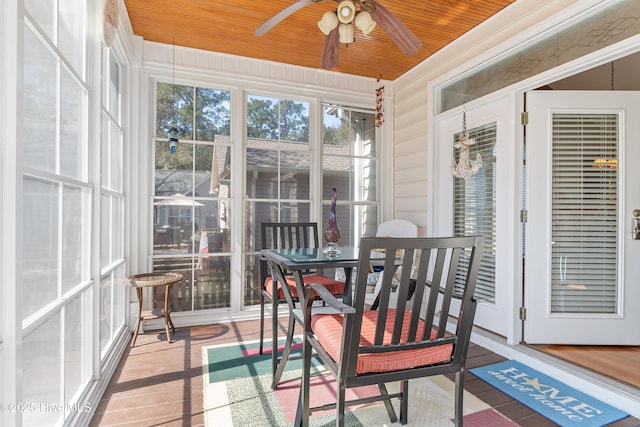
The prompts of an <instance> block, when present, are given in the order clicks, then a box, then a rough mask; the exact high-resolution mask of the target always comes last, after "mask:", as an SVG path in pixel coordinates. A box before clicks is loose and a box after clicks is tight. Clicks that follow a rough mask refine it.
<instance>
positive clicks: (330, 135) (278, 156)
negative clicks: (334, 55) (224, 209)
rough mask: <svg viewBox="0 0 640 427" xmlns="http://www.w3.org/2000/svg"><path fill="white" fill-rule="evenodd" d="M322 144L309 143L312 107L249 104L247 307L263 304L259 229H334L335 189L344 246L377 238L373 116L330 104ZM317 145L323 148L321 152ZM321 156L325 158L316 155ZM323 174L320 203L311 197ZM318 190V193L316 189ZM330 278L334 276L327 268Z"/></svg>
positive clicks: (268, 101) (283, 102)
mask: <svg viewBox="0 0 640 427" xmlns="http://www.w3.org/2000/svg"><path fill="white" fill-rule="evenodd" d="M322 108H323V123H322V129H323V131H322V140H321V144H320V141H318V142H314V141H313V140H312V139H311V138H310V134H309V128H310V122H309V120H310V118H309V117H310V114H309V111H310V104H309V103H307V102H304V101H300V100H290V99H279V98H267V97H261V96H254V95H251V96H249V97H248V98H247V112H248V116H247V136H248V137H247V143H246V168H247V170H246V190H245V227H246V230H247V233H246V237H245V249H244V250H245V266H246V268H245V271H246V272H247V273H246V274H247V275H246V278H245V283H246V287H245V305H251V304H256V303H258V298H259V289H260V284H259V283H258V277H259V269H258V265H257V260H256V256H255V254H256V253H257V252H258V251H260V250H261V248H260V242H261V241H262V240H261V239H262V238H261V236H260V224H261V223H262V222H265V221H271V222H278V221H282V222H300V221H311V220H313V219H314V218H315V217H316V215H314V213H315V212H319V210H321V211H322V213H321V214H320V218H321V219H320V220H319V221H318V226H319V227H318V228H319V232H320V234H321V235H320V236H319V237H320V239H321V240H322V230H323V229H324V227H325V226H326V224H327V223H328V216H329V206H330V203H331V189H332V188H333V187H335V188H336V190H337V193H338V203H337V209H336V217H337V219H338V225H339V228H340V231H341V239H340V241H339V242H338V244H341V245H353V244H355V243H356V242H357V241H358V240H359V238H360V236H362V235H375V232H376V227H377V223H378V206H379V201H378V191H377V188H378V187H377V158H376V132H375V114H374V112H373V111H369V110H358V109H355V108H348V107H344V106H337V105H329V104H325V105H323V106H322ZM318 145H321V146H320V147H318ZM315 152H319V153H321V155H320V156H315V157H314V156H313V153H315ZM314 170H318V171H320V172H319V173H318V175H319V177H320V180H318V181H319V182H322V185H321V186H320V185H318V187H319V188H321V190H320V192H321V194H322V200H313V199H311V197H310V195H311V194H314V193H316V192H317V189H314V188H312V185H313V183H314V182H315V181H314V179H313V171H314ZM314 190H315V191H314ZM324 273H325V274H327V275H331V274H332V272H331V271H328V270H325V271H324Z"/></svg>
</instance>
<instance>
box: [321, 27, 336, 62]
mask: <svg viewBox="0 0 640 427" xmlns="http://www.w3.org/2000/svg"><path fill="white" fill-rule="evenodd" d="M339 54H340V33H338V28H337V27H336V28H334V29H333V30H331V32H330V33H329V34H327V37H325V39H324V48H323V49H322V57H321V59H320V67H322V68H324V69H325V70H330V69H332V68H335V67H337V66H338V56H339Z"/></svg>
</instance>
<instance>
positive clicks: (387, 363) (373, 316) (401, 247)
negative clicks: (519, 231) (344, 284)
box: [295, 236, 484, 427]
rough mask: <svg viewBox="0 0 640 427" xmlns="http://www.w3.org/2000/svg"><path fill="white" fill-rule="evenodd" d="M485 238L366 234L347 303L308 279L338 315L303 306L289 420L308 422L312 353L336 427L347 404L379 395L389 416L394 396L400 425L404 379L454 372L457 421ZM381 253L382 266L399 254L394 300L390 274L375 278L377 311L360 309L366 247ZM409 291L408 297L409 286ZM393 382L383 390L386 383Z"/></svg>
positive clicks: (405, 388) (403, 415)
mask: <svg viewBox="0 0 640 427" xmlns="http://www.w3.org/2000/svg"><path fill="white" fill-rule="evenodd" d="M483 242H484V239H483V238H482V237H475V236H474V237H447V238H427V237H417V238H388V237H365V238H362V240H361V242H360V258H359V264H358V267H359V268H358V273H357V280H356V288H355V299H354V302H353V305H346V304H344V303H343V302H342V300H340V299H337V298H335V297H333V296H332V295H331V294H330V293H329V292H328V291H327V289H325V288H324V287H323V286H322V285H319V284H312V285H309V292H310V293H311V292H314V293H316V294H317V295H319V297H320V298H321V299H322V300H323V301H325V302H326V303H327V305H328V306H329V307H332V308H333V309H335V310H338V311H340V313H339V314H319V313H312V312H311V307H310V306H306V307H304V325H305V332H304V346H303V355H304V356H303V359H304V362H303V373H302V375H303V379H302V385H301V388H300V396H299V401H298V412H297V415H296V421H295V425H296V426H305V427H306V426H308V423H309V415H310V414H311V412H312V411H314V410H317V409H320V408H310V407H309V401H310V398H309V393H310V367H311V354H312V352H313V354H314V355H315V356H316V357H317V358H319V359H320V360H321V361H322V362H323V363H324V365H325V367H327V368H328V369H327V372H329V373H330V374H333V376H335V378H336V382H337V387H336V389H337V391H336V393H337V396H336V403H335V404H334V405H324V406H323V407H322V409H323V410H326V409H331V408H335V409H336V425H337V426H343V425H344V420H345V411H346V408H347V407H348V406H350V405H353V404H362V403H367V402H371V401H375V400H382V401H383V402H384V404H385V407H386V409H387V412H388V415H389V419H390V421H391V422H396V421H397V420H398V416H397V415H396V412H395V409H394V407H393V405H392V404H391V399H394V398H399V399H400V423H401V424H406V423H407V420H408V414H407V412H408V401H409V395H408V392H409V380H410V379H415V378H421V377H428V376H432V375H440V374H449V373H454V374H455V392H454V393H455V396H454V398H455V410H454V415H455V424H456V425H462V415H463V405H462V396H463V390H464V373H465V362H466V357H467V350H468V347H469V342H470V337H471V329H472V327H473V321H474V317H475V311H476V304H477V303H476V300H475V298H474V292H475V288H476V280H477V276H478V269H479V265H480V260H481V258H482V250H483ZM374 250H375V251H384V252H385V253H386V257H385V261H384V264H385V269H386V270H388V269H390V268H392V266H393V265H394V263H397V260H396V254H397V253H402V255H401V257H402V264H401V265H402V274H401V277H400V284H399V285H398V288H397V290H396V292H399V295H398V298H397V302H396V303H394V304H396V305H395V306H392V307H390V305H392V304H391V303H390V298H389V297H390V294H391V287H392V277H391V275H389V274H387V275H385V276H384V279H383V280H382V287H381V290H380V294H379V295H380V301H379V306H378V309H377V310H375V311H373V310H367V309H366V307H365V296H366V295H365V294H366V286H365V285H366V274H367V266H368V263H369V256H368V254H369V253H371V251H374ZM411 282H413V283H415V294H414V296H413V298H412V299H411V300H410V301H408V300H407V298H406V296H407V293H408V292H409V288H410V286H409V284H410V283H411ZM391 382H400V391H399V392H398V393H393V394H390V393H388V392H387V387H386V385H385V384H387V383H391ZM365 385H377V386H378V390H379V392H380V395H379V396H374V397H367V398H362V399H358V400H355V401H349V402H347V401H345V391H346V389H347V388H352V387H360V386H365Z"/></svg>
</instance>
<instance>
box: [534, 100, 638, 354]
mask: <svg viewBox="0 0 640 427" xmlns="http://www.w3.org/2000/svg"><path fill="white" fill-rule="evenodd" d="M526 104H527V110H528V111H529V123H528V125H527V126H526V145H527V149H526V151H527V183H528V184H527V185H528V191H527V193H528V202H527V203H528V206H527V207H528V223H527V226H526V242H527V244H526V266H525V285H524V286H525V307H526V310H527V311H526V312H527V316H526V320H525V321H524V340H525V341H526V342H528V343H532V344H542V343H546V344H573V345H579V344H602V345H640V310H638V308H637V305H638V302H640V240H633V239H632V234H631V229H632V212H633V210H634V209H636V208H640V167H639V166H638V160H639V159H640V143H638V135H640V92H599V91H589V92H578V91H533V92H528V93H527V95H526Z"/></svg>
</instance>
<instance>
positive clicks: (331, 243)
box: [323, 187, 340, 256]
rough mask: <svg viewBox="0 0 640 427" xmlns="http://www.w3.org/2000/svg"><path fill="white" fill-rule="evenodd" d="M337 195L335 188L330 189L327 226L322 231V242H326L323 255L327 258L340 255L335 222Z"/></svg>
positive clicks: (336, 222) (337, 230)
mask: <svg viewBox="0 0 640 427" xmlns="http://www.w3.org/2000/svg"><path fill="white" fill-rule="evenodd" d="M337 198H338V194H337V191H336V188H335V187H333V188H332V189H331V210H330V211H329V224H327V228H325V229H324V240H325V241H326V242H327V247H326V248H325V249H324V251H323V253H324V254H325V255H327V256H337V255H340V248H339V247H338V241H339V240H340V229H339V228H338V221H337V220H336V200H337Z"/></svg>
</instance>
